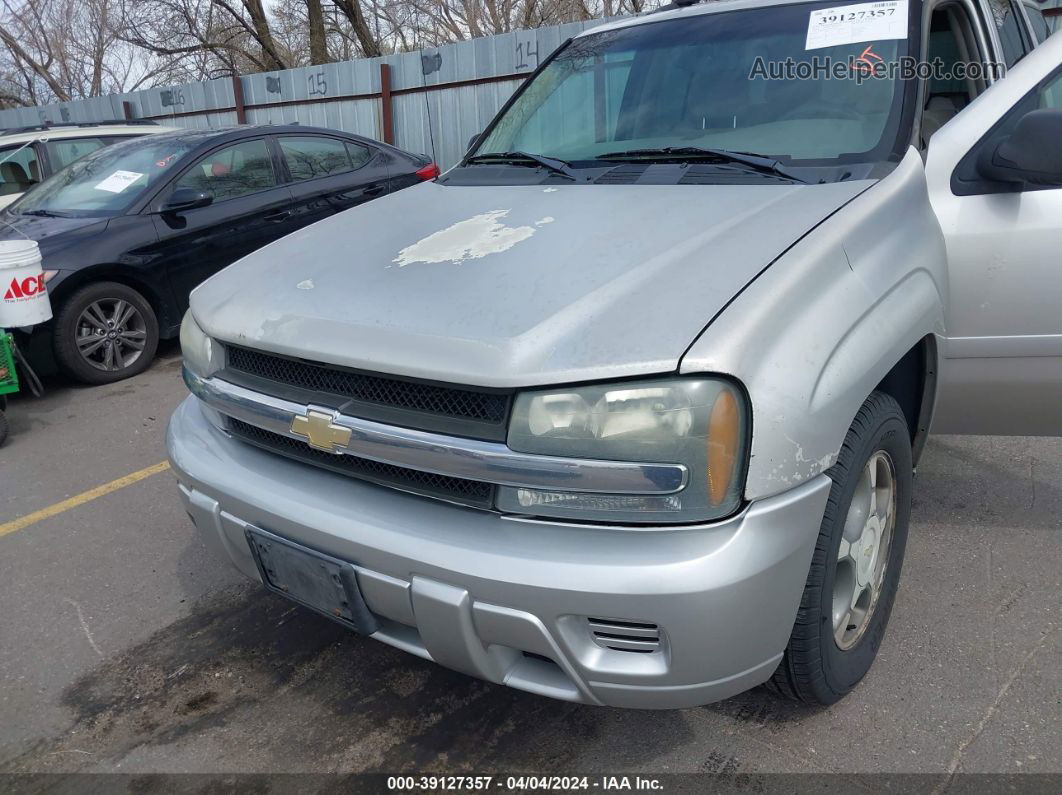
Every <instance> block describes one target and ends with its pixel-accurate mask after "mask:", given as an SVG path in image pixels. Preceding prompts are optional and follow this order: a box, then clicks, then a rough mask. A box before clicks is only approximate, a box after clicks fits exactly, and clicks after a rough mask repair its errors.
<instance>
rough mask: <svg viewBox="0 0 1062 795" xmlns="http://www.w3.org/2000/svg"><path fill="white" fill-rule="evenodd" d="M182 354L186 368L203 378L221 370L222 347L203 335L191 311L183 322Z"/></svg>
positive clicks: (186, 314)
mask: <svg viewBox="0 0 1062 795" xmlns="http://www.w3.org/2000/svg"><path fill="white" fill-rule="evenodd" d="M181 354H182V355H183V356H184V364H185V366H186V367H187V368H188V369H189V370H191V371H192V372H193V373H195V374H196V375H198V376H200V377H202V378H209V377H210V376H212V375H213V374H214V373H216V372H217V371H218V370H220V369H221V366H222V361H221V346H220V345H218V344H217V343H215V342H214V341H213V340H212V339H210V337H208V336H207V335H206V334H204V333H203V330H202V329H201V328H199V324H198V323H196V322H195V318H194V317H192V310H190V309H189V310H188V311H187V312H185V313H184V320H182V321H181Z"/></svg>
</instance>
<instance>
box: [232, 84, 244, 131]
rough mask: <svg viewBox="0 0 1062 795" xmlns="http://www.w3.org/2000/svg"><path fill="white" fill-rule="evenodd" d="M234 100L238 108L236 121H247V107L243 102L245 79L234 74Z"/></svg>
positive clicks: (242, 122) (238, 122) (240, 122)
mask: <svg viewBox="0 0 1062 795" xmlns="http://www.w3.org/2000/svg"><path fill="white" fill-rule="evenodd" d="M232 102H233V105H235V110H236V123H237V124H246V123H247V108H246V107H244V102H243V81H242V80H240V76H239V75H233V76H232Z"/></svg>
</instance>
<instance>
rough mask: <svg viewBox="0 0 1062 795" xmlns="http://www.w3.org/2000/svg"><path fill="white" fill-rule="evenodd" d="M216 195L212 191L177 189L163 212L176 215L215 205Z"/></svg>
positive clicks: (162, 209) (166, 203) (163, 206)
mask: <svg viewBox="0 0 1062 795" xmlns="http://www.w3.org/2000/svg"><path fill="white" fill-rule="evenodd" d="M213 202H214V194H213V193H211V192H210V191H205V190H196V189H195V188H177V189H175V190H174V191H173V193H171V194H170V198H168V199H167V200H166V202H165V203H164V204H163V205H162V207H161V208H160V209H161V212H163V213H166V214H169V215H175V214H177V213H181V212H184V211H186V210H195V209H197V208H199V207H206V206H207V205H209V204H213Z"/></svg>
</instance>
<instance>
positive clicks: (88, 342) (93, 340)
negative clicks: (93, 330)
mask: <svg viewBox="0 0 1062 795" xmlns="http://www.w3.org/2000/svg"><path fill="white" fill-rule="evenodd" d="M106 341H107V338H106V337H98V336H96V335H95V334H86V335H85V336H82V337H78V338H77V349H78V350H79V351H80V352H81V355H82V356H90V355H91V354H93V353H95V352H96V351H97V350H99V347H100V346H101V345H103V343H105V342H106Z"/></svg>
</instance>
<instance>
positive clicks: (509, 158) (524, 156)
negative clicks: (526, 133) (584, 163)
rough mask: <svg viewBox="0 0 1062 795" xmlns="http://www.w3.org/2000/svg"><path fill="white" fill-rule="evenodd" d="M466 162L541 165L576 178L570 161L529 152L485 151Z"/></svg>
mask: <svg viewBox="0 0 1062 795" xmlns="http://www.w3.org/2000/svg"><path fill="white" fill-rule="evenodd" d="M465 162H466V163H473V164H474V163H484V164H485V163H508V164H511V165H514V166H542V168H545V169H547V170H549V171H552V172H553V173H554V174H561V175H563V176H565V177H568V178H569V179H578V177H576V176H575V174H573V173H572V170H571V163H569V162H567V161H566V160H558V159H557V158H555V157H545V156H544V155H535V154H531V153H530V152H486V153H485V154H482V155H472V157H470V158H468V159H467V160H466V161H465Z"/></svg>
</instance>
